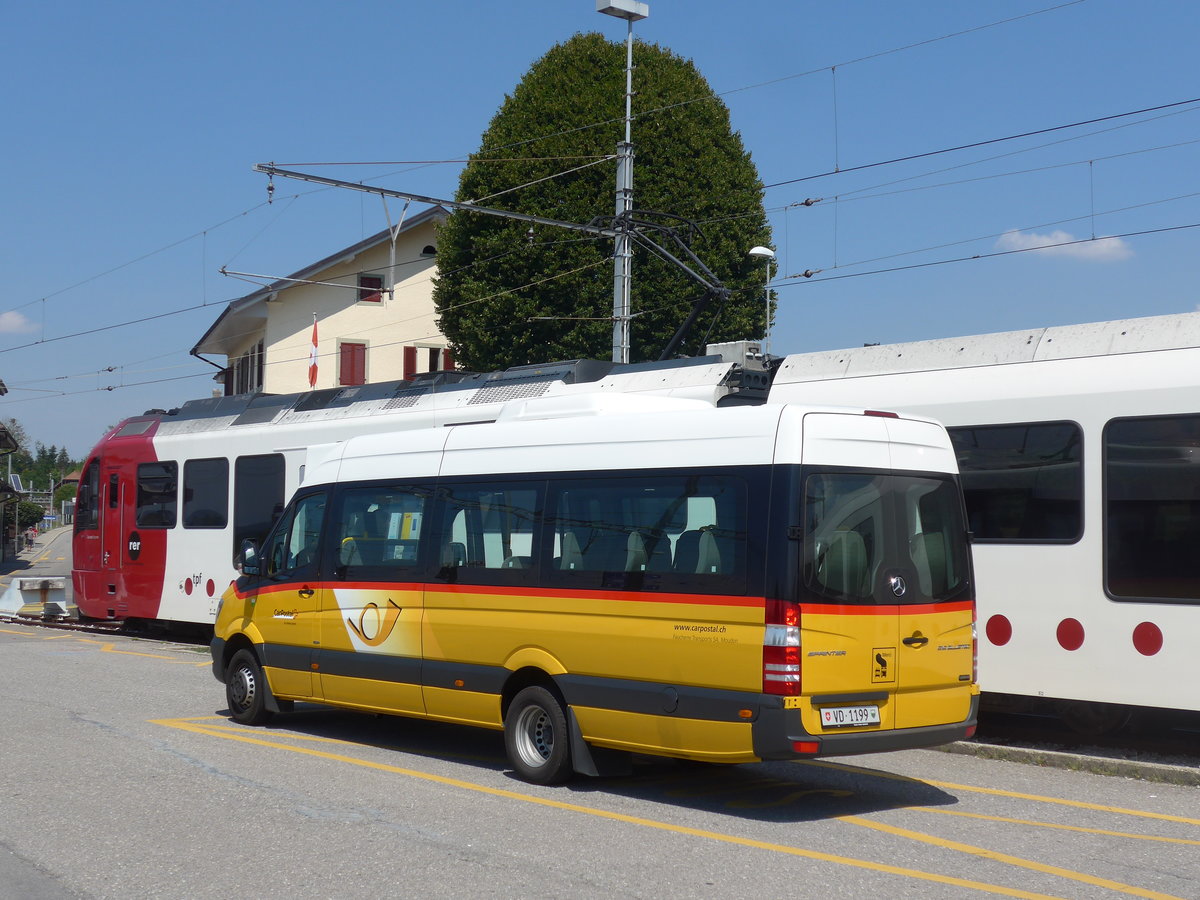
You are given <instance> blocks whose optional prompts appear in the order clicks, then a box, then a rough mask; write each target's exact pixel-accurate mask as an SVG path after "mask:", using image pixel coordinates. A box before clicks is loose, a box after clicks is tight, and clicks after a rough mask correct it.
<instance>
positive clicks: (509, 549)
mask: <svg viewBox="0 0 1200 900" xmlns="http://www.w3.org/2000/svg"><path fill="white" fill-rule="evenodd" d="M540 493H541V492H540V490H539V489H538V487H537V486H535V485H530V484H515V485H497V484H488V485H472V484H463V485H454V486H452V487H450V488H449V489H448V491H447V494H446V501H445V505H444V507H443V508H444V510H445V519H444V521H443V526H442V530H441V534H442V540H441V561H440V569H441V571H442V573H443V576H444V577H447V578H450V579H452V580H454V581H459V582H463V583H468V584H532V583H533V581H534V579H535V577H536V566H537V564H538V559H537V556H538V552H537V550H538V548H537V541H536V535H535V525H536V523H537V521H538V518H539V512H538V510H539V502H538V501H539V495H540Z"/></svg>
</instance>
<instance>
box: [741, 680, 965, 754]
mask: <svg viewBox="0 0 1200 900" xmlns="http://www.w3.org/2000/svg"><path fill="white" fill-rule="evenodd" d="M978 718H979V695H978V694H976V695H975V696H974V697H972V698H971V710H970V712H969V713H968V715H967V718H966V719H964V720H963V721H961V722H952V723H949V724H945V725H930V726H927V727H923V728H893V729H883V730H875V731H853V732H849V733H845V734H837V733H828V732H827V733H823V734H809V733H808V732H807V731H805V730H804V727H803V726H802V724H801V721H800V711H799V710H795V709H769V708H763V709H761V711H760V713H759V716H758V719H757V721H755V723H754V732H753V734H754V752H755V755H756V756H758V758H759V759H763V760H768V759H797V758H801V759H805V758H813V757H819V756H850V755H853V754H858V753H886V752H888V751H892V750H917V749H920V748H923V747H936V746H938V745H939V744H949V743H952V742H954V741H961V740H965V739H967V738H969V737H972V736H974V734H975V726H976V723H977V722H978Z"/></svg>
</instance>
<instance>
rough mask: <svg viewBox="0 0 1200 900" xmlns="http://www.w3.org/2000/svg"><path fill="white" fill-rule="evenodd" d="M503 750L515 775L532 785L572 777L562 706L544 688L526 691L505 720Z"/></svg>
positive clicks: (526, 689)
mask: <svg viewBox="0 0 1200 900" xmlns="http://www.w3.org/2000/svg"><path fill="white" fill-rule="evenodd" d="M504 747H505V750H507V751H508V761H509V762H510V763H511V764H512V767H513V768H514V769H515V770H516V772H517V774H518V775H519V776H520V777H521V778H523V779H524V780H525V781H529V782H532V783H533V784H562V783H563V782H564V781H567V780H568V779H569V778H570V777H571V775H572V774H573V769H572V767H571V737H570V734H569V732H568V731H567V714H566V712H565V711H564V710H563V707H562V704H561V703H560V702H559V701H558V698H557V697H555V696H554V695H553V694H552V693H550V691H548V690H546V689H545V688H544V687H538V686H536V685H535V686H533V687H527V688H525V689H524V690H522V691H521V692H520V693H519V694H517V696H516V697H514V698H513V702H512V705H511V706H509V708H508V715H506V716H505V717H504Z"/></svg>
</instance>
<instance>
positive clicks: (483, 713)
mask: <svg viewBox="0 0 1200 900" xmlns="http://www.w3.org/2000/svg"><path fill="white" fill-rule="evenodd" d="M425 708H426V709H427V710H430V712H429V713H428V717H429V718H431V719H440V720H441V721H443V722H457V723H459V724H462V725H482V726H483V727H484V728H503V727H504V721H503V719H501V717H500V697H499V695H497V694H481V693H478V692H476V691H471V690H466V689H465V688H464V689H461V690H455V689H452V688H439V687H429V686H428V685H426V687H425ZM432 710H453V713H434V712H432Z"/></svg>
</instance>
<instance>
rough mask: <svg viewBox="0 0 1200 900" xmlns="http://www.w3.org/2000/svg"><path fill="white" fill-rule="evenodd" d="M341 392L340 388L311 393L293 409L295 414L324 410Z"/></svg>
mask: <svg viewBox="0 0 1200 900" xmlns="http://www.w3.org/2000/svg"><path fill="white" fill-rule="evenodd" d="M341 392H342V388H340V387H336V388H326V389H325V390H323V391H312V392H311V393H309V394H306V395H305V396H304V397H303V399H301V400H300V402H298V403H297V404H296V405H295V407H293V409H294V410H295V411H296V412H309V411H311V410H314V409H324V408H325V407H326V406H328V405H329V403H330V401H332V400H333V399H334V398H335V397H337V395H338V394H340V393H341Z"/></svg>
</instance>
